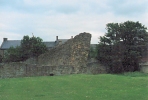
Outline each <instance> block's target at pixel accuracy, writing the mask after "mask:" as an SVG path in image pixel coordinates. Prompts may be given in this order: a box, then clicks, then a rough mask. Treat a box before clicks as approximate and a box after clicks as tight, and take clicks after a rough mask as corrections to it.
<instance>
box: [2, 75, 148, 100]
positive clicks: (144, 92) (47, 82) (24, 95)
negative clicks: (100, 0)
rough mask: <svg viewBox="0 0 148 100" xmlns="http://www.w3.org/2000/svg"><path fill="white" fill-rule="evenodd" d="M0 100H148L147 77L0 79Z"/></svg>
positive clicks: (80, 76)
mask: <svg viewBox="0 0 148 100" xmlns="http://www.w3.org/2000/svg"><path fill="white" fill-rule="evenodd" d="M0 100H148V75H146V74H137V73H136V74H132V73H127V74H125V75H111V74H99V75H85V74H77V75H64V76H53V77H51V76H44V77H28V78H12V79H0Z"/></svg>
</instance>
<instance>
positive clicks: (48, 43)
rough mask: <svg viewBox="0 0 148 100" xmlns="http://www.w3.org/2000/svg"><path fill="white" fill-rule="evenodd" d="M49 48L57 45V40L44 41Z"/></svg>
mask: <svg viewBox="0 0 148 100" xmlns="http://www.w3.org/2000/svg"><path fill="white" fill-rule="evenodd" d="M43 43H44V44H45V45H46V46H47V47H48V48H52V47H54V46H56V43H55V42H43Z"/></svg>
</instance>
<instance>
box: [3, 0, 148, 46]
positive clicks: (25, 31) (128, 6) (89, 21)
mask: <svg viewBox="0 0 148 100" xmlns="http://www.w3.org/2000/svg"><path fill="white" fill-rule="evenodd" d="M147 4H148V0H0V44H1V43H2V41H3V38H8V40H21V39H22V38H23V36H25V35H29V36H30V37H31V36H32V33H33V35H34V36H36V37H40V38H42V39H43V41H55V39H56V36H58V37H59V38H60V39H69V38H71V36H76V35H78V34H79V33H82V32H88V33H90V34H92V38H91V43H92V44H97V43H98V42H99V39H98V38H99V37H100V36H103V35H104V34H105V33H106V29H105V28H106V24H108V23H123V22H125V21H139V22H140V23H142V24H143V25H145V26H146V27H148V6H147Z"/></svg>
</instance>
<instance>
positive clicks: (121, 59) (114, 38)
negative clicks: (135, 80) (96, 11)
mask: <svg viewBox="0 0 148 100" xmlns="http://www.w3.org/2000/svg"><path fill="white" fill-rule="evenodd" d="M106 30H107V33H106V34H105V35H104V36H103V37H100V42H99V48H98V60H100V62H102V63H104V64H107V65H108V66H110V71H111V72H116V73H118V72H124V71H137V70H139V60H140V57H141V55H142V47H143V46H145V45H146V43H147V42H148V33H147V28H146V27H145V26H144V25H142V24H141V23H139V22H133V21H126V22H124V23H108V24H107V25H106ZM106 62H107V63H106ZM117 65H118V67H117Z"/></svg>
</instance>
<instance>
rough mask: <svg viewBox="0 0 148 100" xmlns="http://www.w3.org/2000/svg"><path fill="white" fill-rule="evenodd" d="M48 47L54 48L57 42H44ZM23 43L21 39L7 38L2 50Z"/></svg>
mask: <svg viewBox="0 0 148 100" xmlns="http://www.w3.org/2000/svg"><path fill="white" fill-rule="evenodd" d="M43 43H44V44H45V45H46V46H47V47H48V48H52V47H54V46H55V45H56V43H55V42H43ZM20 45H21V40H7V41H4V42H3V43H2V45H1V48H0V49H2V50H6V49H9V48H10V47H17V46H20Z"/></svg>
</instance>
